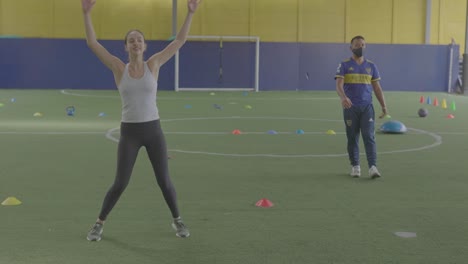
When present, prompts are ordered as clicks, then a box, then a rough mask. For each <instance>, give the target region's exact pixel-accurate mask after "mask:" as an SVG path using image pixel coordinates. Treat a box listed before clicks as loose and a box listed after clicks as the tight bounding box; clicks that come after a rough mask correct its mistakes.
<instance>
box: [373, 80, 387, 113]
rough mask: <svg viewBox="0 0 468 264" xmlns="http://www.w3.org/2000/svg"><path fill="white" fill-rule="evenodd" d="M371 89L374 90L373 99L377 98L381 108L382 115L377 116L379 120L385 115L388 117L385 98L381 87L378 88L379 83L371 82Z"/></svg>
mask: <svg viewBox="0 0 468 264" xmlns="http://www.w3.org/2000/svg"><path fill="white" fill-rule="evenodd" d="M372 88H373V89H374V93H375V97H377V100H378V101H379V103H380V106H381V107H382V114H381V115H380V116H379V118H383V117H385V116H386V115H388V111H387V105H386V103H385V96H384V93H383V90H382V86H380V82H379V81H373V82H372Z"/></svg>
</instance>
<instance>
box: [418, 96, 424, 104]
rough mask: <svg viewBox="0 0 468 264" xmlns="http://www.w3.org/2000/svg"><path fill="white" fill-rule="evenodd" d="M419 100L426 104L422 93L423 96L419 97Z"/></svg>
mask: <svg viewBox="0 0 468 264" xmlns="http://www.w3.org/2000/svg"><path fill="white" fill-rule="evenodd" d="M419 102H420V103H421V104H424V96H422V95H421V97H419Z"/></svg>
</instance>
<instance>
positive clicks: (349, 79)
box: [344, 73, 372, 84]
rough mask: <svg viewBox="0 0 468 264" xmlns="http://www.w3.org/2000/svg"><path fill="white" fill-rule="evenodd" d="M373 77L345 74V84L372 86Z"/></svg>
mask: <svg viewBox="0 0 468 264" xmlns="http://www.w3.org/2000/svg"><path fill="white" fill-rule="evenodd" d="M371 79H372V76H371V75H369V74H356V73H352V74H349V73H348V74H345V77H344V82H345V83H354V84H371Z"/></svg>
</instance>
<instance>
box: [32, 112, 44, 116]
mask: <svg viewBox="0 0 468 264" xmlns="http://www.w3.org/2000/svg"><path fill="white" fill-rule="evenodd" d="M33 116H34V117H41V116H42V113H39V112H36V113H34V114H33Z"/></svg>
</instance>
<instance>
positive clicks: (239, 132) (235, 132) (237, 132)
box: [232, 129, 242, 135]
mask: <svg viewBox="0 0 468 264" xmlns="http://www.w3.org/2000/svg"><path fill="white" fill-rule="evenodd" d="M232 134H233V135H240V134H242V132H241V131H240V130H239V129H234V130H233V131H232Z"/></svg>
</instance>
